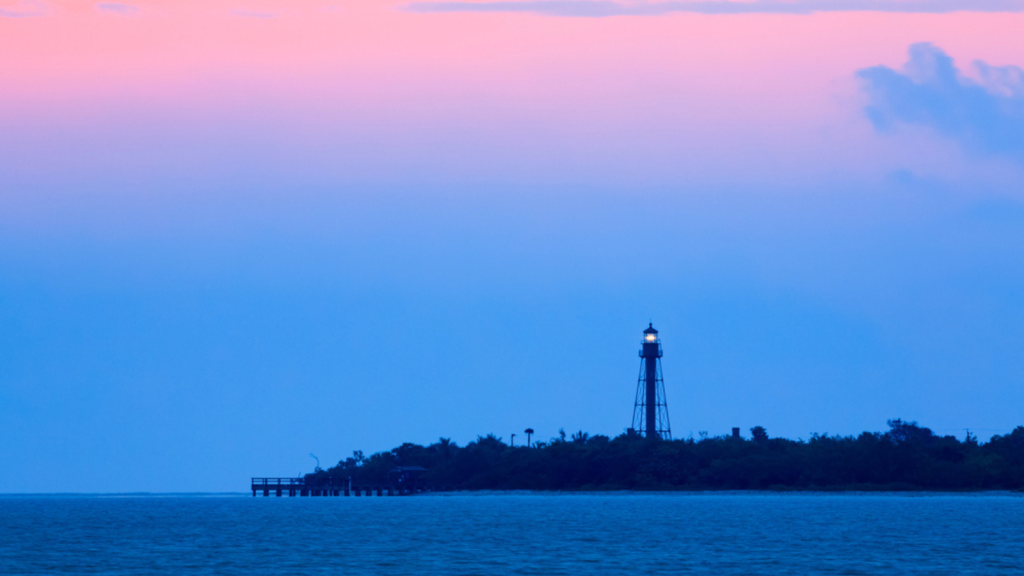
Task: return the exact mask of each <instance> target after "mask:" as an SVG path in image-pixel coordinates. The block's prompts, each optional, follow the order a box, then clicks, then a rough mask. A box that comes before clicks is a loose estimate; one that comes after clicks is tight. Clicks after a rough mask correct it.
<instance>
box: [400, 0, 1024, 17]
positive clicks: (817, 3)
mask: <svg viewBox="0 0 1024 576" xmlns="http://www.w3.org/2000/svg"><path fill="white" fill-rule="evenodd" d="M405 9H406V10H408V11H410V12H531V13H535V14H544V15H547V16H569V17H590V18H598V17H604V16H661V15H665V14H671V13H674V12H688V13H694V14H814V13H816V12H895V13H919V14H943V13H947V12H1024V0H751V1H749V2H737V1H734V0H692V1H687V0H667V1H650V0H639V1H634V2H617V1H614V0H522V1H517V0H496V1H487V2H466V1H454V2H434V1H430V2H416V3H413V4H408V5H406V6H405Z"/></svg>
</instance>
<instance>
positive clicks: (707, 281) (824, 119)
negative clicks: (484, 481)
mask: <svg viewBox="0 0 1024 576" xmlns="http://www.w3.org/2000/svg"><path fill="white" fill-rule="evenodd" d="M1022 29H1024V0H971V1H969V2H968V1H964V0H793V1H790V2H783V1H781V0H747V1H744V2H735V1H732V0H700V1H686V0H678V1H671V0H666V1H659V2H656V1H648V0H622V1H619V2H617V1H611V0H521V1H520V0H507V1H506V0H502V1H442V2H432V1H431V2H428V1H417V0H409V1H393V0H373V1H369V0H349V1H345V0H339V1H336V2H334V3H327V2H320V1H314V0H297V1H296V0H293V1H289V2H284V1H282V0H253V1H246V0H238V1H235V0H204V1H202V2H199V1H194V0H177V1H174V2H171V1H166V0H165V1H138V2H131V3H115V2H101V3H95V2H91V1H79V0H74V1H66V2H55V1H41V0H18V1H11V0H0V435H2V437H3V438H4V442H3V443H0V463H2V466H0V493H5V492H185V491H204V492H220V491H244V490H245V489H247V486H248V485H247V482H248V478H249V477H250V476H292V475H296V474H299V473H304V472H308V471H311V469H312V468H313V466H314V465H315V461H314V459H313V458H312V457H311V456H310V455H311V454H315V455H316V457H317V458H319V460H320V462H321V463H322V464H324V465H329V464H333V463H334V462H337V461H339V460H342V459H344V458H346V457H348V456H349V455H351V453H352V451H354V450H364V451H365V452H367V453H369V452H374V451H379V450H387V449H390V448H392V447H395V446H397V445H399V444H401V443H402V442H407V441H408V442H417V443H429V442H434V441H436V440H437V439H438V438H440V437H446V438H452V439H453V440H454V441H455V442H457V443H459V444H460V445H463V444H465V443H467V442H470V441H472V440H474V439H475V438H476V437H477V436H478V435H485V434H488V433H493V434H495V435H497V436H499V437H502V438H503V439H504V440H505V441H506V442H507V441H509V440H510V436H511V434H513V433H516V434H517V437H516V442H517V443H519V442H521V441H522V440H523V433H522V431H523V430H524V429H525V428H527V427H531V428H534V429H535V430H536V431H537V434H536V437H539V438H541V439H544V438H548V437H552V436H555V435H557V433H558V430H559V429H560V428H564V429H565V430H566V431H568V432H573V431H576V430H585V431H588V432H590V433H591V434H607V435H617V434H619V433H621V432H623V431H624V429H625V428H627V427H629V425H630V423H631V416H632V408H633V404H632V403H633V398H634V393H635V389H636V379H637V375H638V370H639V358H638V357H637V352H638V350H639V347H640V339H641V331H642V330H643V329H644V328H646V327H647V324H648V322H653V324H654V326H655V327H656V328H657V329H659V330H660V333H661V337H662V342H663V346H664V350H665V356H664V358H663V372H664V377H665V387H666V392H667V397H668V404H669V414H670V417H671V423H672V432H673V436H674V437H676V438H688V437H691V436H693V437H699V436H700V434H701V433H702V432H706V433H708V434H710V435H712V436H714V435H720V434H727V433H729V430H730V429H731V428H732V427H733V426H738V427H740V428H742V429H743V430H744V433H745V434H746V433H747V432H746V431H747V430H748V429H749V428H750V427H753V426H756V425H760V426H764V427H766V428H767V430H768V433H769V435H772V436H784V437H789V438H794V439H796V438H804V439H806V438H808V437H809V436H810V434H812V433H829V434H842V435H847V434H858V433H860V432H861V431H864V430H884V429H885V428H886V420H887V419H891V418H904V419H909V420H916V421H919V422H920V423H921V424H923V425H926V426H929V427H931V428H933V429H934V430H935V431H936V432H938V433H941V434H951V435H956V436H958V437H961V438H962V437H963V436H964V435H965V434H966V431H967V430H968V429H969V430H971V431H972V432H973V433H975V434H976V435H978V436H979V437H981V438H982V439H987V438H988V437H990V436H992V435H994V434H1005V433H1008V432H1010V431H1011V430H1012V429H1013V428H1014V427H1016V426H1018V425H1022V424H1024V413H1022V411H1021V407H1022V406H1024V257H1022V256H1021V251H1020V246H1022V245H1024V186H1022V183H1024V179H1022V177H1024V71H1022V68H1021V67H1022V66H1024V36H1022V35H1021V34H1020V30H1022Z"/></svg>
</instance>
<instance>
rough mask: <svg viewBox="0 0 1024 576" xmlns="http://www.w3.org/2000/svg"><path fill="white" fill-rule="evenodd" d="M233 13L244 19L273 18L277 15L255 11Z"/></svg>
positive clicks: (233, 11) (234, 11)
mask: <svg viewBox="0 0 1024 576" xmlns="http://www.w3.org/2000/svg"><path fill="white" fill-rule="evenodd" d="M231 13H232V14H233V15H235V16H241V17H242V18H273V17H274V16H275V14H271V13H270V12H256V11H253V10H232V11H231Z"/></svg>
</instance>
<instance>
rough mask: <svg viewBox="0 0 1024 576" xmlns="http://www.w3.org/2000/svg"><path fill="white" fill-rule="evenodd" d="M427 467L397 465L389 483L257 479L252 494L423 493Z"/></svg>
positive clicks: (352, 494)
mask: <svg viewBox="0 0 1024 576" xmlns="http://www.w3.org/2000/svg"><path fill="white" fill-rule="evenodd" d="M423 470H424V469H423V468H419V467H413V466H406V467H396V468H395V469H394V470H392V471H391V473H390V474H389V475H388V476H389V480H390V481H389V482H387V483H354V482H353V481H352V479H351V478H340V477H333V476H328V477H310V478H253V479H252V495H253V496H254V497H255V496H256V495H257V494H259V493H260V492H262V493H263V496H270V495H274V496H320V497H324V496H374V495H376V496H404V495H407V494H415V493H417V492H423V487H421V486H420V484H419V482H418V481H417V480H418V478H417V477H418V476H419V473H420V472H422V471H423Z"/></svg>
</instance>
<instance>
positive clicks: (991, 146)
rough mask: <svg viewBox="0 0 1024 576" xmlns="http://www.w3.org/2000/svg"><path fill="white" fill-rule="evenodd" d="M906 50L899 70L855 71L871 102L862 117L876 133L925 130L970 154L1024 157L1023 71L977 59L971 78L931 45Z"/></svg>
mask: <svg viewBox="0 0 1024 576" xmlns="http://www.w3.org/2000/svg"><path fill="white" fill-rule="evenodd" d="M909 52H910V59H909V61H907V63H906V64H905V65H904V66H903V70H902V71H898V70H894V69H892V68H889V67H887V66H874V67H872V68H866V69H863V70H859V71H858V72H857V77H858V78H859V79H860V80H861V82H862V87H863V89H864V91H865V92H866V93H867V95H868V97H869V98H870V102H869V104H868V106H867V107H866V108H865V114H866V115H867V117H868V119H869V120H871V122H872V124H874V126H875V128H876V129H877V130H878V131H880V132H891V131H893V130H894V129H895V128H896V127H897V126H898V125H900V124H911V125H919V126H926V127H930V128H933V129H935V130H937V131H938V132H939V133H940V134H943V135H945V136H947V137H950V138H955V139H957V140H959V141H960V142H961V143H963V144H964V145H965V146H966V147H968V148H969V149H971V150H974V151H977V152H985V153H998V154H1013V155H1020V156H1021V158H1022V159H1024V70H1021V69H1020V68H1018V67H1017V66H1002V67H997V66H990V65H988V64H986V63H984V62H980V61H978V62H974V68H975V70H976V72H977V75H978V79H977V80H973V79H971V78H967V77H965V76H964V75H962V74H961V73H960V71H959V70H957V68H956V66H955V65H954V64H953V59H952V58H950V57H949V56H948V55H947V54H946V53H945V52H943V51H942V50H940V49H939V48H937V47H936V46H933V45H932V44H914V45H913V46H911V47H910V50H909Z"/></svg>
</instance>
